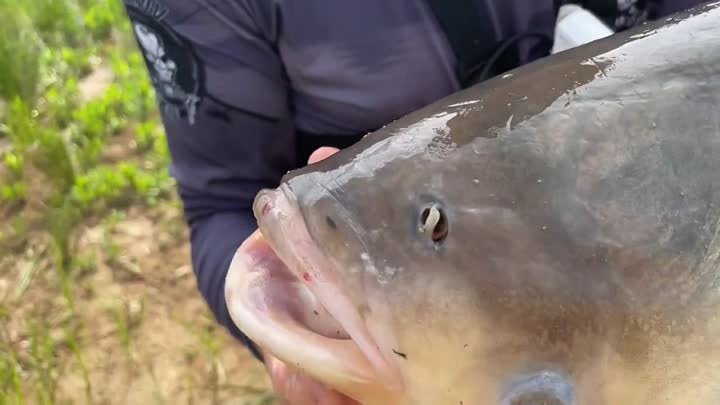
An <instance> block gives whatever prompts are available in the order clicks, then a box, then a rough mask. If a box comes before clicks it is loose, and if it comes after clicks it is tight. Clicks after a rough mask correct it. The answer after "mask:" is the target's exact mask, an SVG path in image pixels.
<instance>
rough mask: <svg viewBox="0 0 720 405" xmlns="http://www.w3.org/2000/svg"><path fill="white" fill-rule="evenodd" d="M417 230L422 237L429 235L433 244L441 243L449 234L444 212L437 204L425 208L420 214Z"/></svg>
mask: <svg viewBox="0 0 720 405" xmlns="http://www.w3.org/2000/svg"><path fill="white" fill-rule="evenodd" d="M418 230H419V231H420V233H421V234H423V235H429V237H430V238H431V239H432V241H433V242H434V243H436V244H439V243H442V241H444V240H445V238H447V235H448V232H449V229H448V221H447V215H446V214H445V210H443V209H442V207H440V206H439V205H438V204H429V205H427V206H425V208H423V210H422V212H421V214H420V224H419V227H418Z"/></svg>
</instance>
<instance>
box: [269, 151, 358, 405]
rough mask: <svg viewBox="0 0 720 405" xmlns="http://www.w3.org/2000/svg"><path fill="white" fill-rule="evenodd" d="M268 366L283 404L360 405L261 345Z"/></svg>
mask: <svg viewBox="0 0 720 405" xmlns="http://www.w3.org/2000/svg"><path fill="white" fill-rule="evenodd" d="M336 152H338V149H336V148H330V147H322V148H319V149H317V150H316V151H315V152H313V154H312V155H310V159H309V160H308V164H312V163H316V162H319V161H321V160H323V159H326V158H328V157H330V156H331V155H333V154H334V153H336ZM260 351H261V352H262V354H263V359H264V361H265V367H266V369H267V370H268V373H269V375H270V380H271V381H272V385H273V390H274V391H275V394H276V395H277V397H278V399H279V400H280V404H282V405H359V404H358V403H357V402H356V401H353V400H352V399H350V398H348V397H347V396H345V395H342V394H340V393H338V392H336V391H333V390H332V389H330V388H328V387H326V386H324V385H323V384H322V383H320V382H318V381H317V380H315V379H313V378H311V377H309V376H306V375H304V374H302V373H300V372H298V371H296V370H294V369H292V368H290V367H288V365H287V364H285V363H284V362H282V361H281V360H279V359H277V358H276V357H274V356H273V355H272V354H270V353H269V352H267V351H265V350H264V349H262V348H260Z"/></svg>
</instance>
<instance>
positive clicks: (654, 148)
mask: <svg viewBox="0 0 720 405" xmlns="http://www.w3.org/2000/svg"><path fill="white" fill-rule="evenodd" d="M719 4H720V3H708V4H706V5H703V6H700V7H697V8H695V9H692V10H690V11H688V12H684V13H680V14H677V15H676V16H674V17H672V18H670V19H667V20H664V21H660V22H657V23H654V24H652V23H651V24H648V25H646V26H644V27H642V28H639V29H636V30H631V31H628V32H625V33H622V34H618V35H615V36H613V37H610V38H606V39H603V40H600V41H597V42H594V43H591V44H588V45H585V46H582V47H579V48H575V49H573V50H570V51H566V52H563V53H560V54H557V55H553V56H551V57H548V58H546V59H544V60H542V61H538V62H536V63H533V64H530V65H527V66H524V67H522V68H519V69H516V70H514V71H512V72H510V73H509V74H507V75H505V76H503V77H498V78H496V79H492V80H490V81H487V82H485V83H482V84H479V85H477V86H475V87H473V88H470V89H468V90H465V91H462V92H460V93H457V94H455V95H452V96H450V97H448V98H446V99H444V100H441V101H439V102H436V103H433V104H432V105H430V106H428V107H426V108H424V109H421V110H419V111H417V112H415V113H412V114H410V115H408V116H406V117H404V118H402V119H400V120H398V121H396V122H394V123H392V124H390V125H388V126H386V127H385V128H383V129H381V130H379V131H377V132H375V133H372V134H369V135H368V136H367V137H365V138H364V139H363V140H361V141H360V142H359V143H357V144H355V145H353V146H352V147H350V148H348V149H346V150H344V151H341V152H340V153H338V154H336V155H334V156H332V157H330V158H329V159H326V160H325V161H322V162H320V163H318V164H314V165H311V166H308V167H306V168H303V169H299V170H297V171H294V172H291V173H289V174H288V175H286V176H285V178H284V179H283V186H281V187H280V188H279V189H278V190H272V191H271V190H267V191H264V192H262V193H261V194H260V195H259V196H258V199H257V200H256V201H257V202H258V203H257V204H256V207H257V208H256V216H257V217H258V222H259V226H260V229H261V230H262V232H263V234H265V236H266V237H267V238H268V240H269V243H270V244H271V245H273V247H274V248H275V250H276V251H277V253H278V255H280V256H281V257H283V259H287V260H286V261H287V262H293V263H295V264H294V265H293V264H290V265H289V266H290V267H291V270H292V271H295V272H296V273H298V274H299V273H303V272H307V273H308V274H311V275H312V277H311V279H310V281H308V283H307V288H308V289H309V290H311V291H312V292H313V293H314V294H316V295H317V297H318V299H319V301H321V302H322V303H323V305H324V306H325V308H327V310H328V312H329V313H330V314H331V315H332V316H334V317H335V318H336V319H337V321H338V322H339V323H340V324H342V325H343V327H344V328H345V331H346V332H347V335H348V336H349V337H350V338H351V339H353V341H354V342H355V343H357V345H358V347H359V348H360V350H361V351H362V352H363V353H365V354H366V355H367V357H368V359H369V364H371V365H372V366H373V367H374V368H375V370H381V369H382V370H385V369H387V370H390V371H389V372H388V373H389V374H386V375H390V374H393V373H394V374H395V375H397V376H398V377H399V380H401V381H402V388H401V390H402V395H400V397H398V396H397V395H396V394H392V395H390V394H388V395H389V396H388V398H392V401H394V402H385V403H384V404H382V405H389V404H393V405H394V404H402V405H406V404H407V405H411V404H412V405H431V404H433V405H434V404H464V405H473V404H483V405H484V404H500V405H519V404H521V403H532V401H535V400H538V399H541V398H545V399H547V398H550V401H551V402H550V403H553V404H555V403H557V404H558V405H572V404H577V405H611V404H623V405H650V404H653V405H659V404H663V405H710V404H716V403H718V401H720V322H718V313H720V312H719V310H720V290H718V285H719V284H720V283H719V281H720V277H719V274H718V270H720V265H719V264H718V263H720V261H719V257H720V236H719V235H720V6H719ZM281 201H285V203H284V205H283V207H285V208H283V209H282V210H280V209H278V210H277V211H276V212H275V211H272V209H271V210H270V212H271V214H272V215H268V214H267V210H266V207H268V205H266V204H271V205H273V204H275V205H278V206H280V204H279V203H280V202H281ZM291 218H292V221H291ZM428 218H434V220H433V222H432V223H431V224H430V225H431V226H430V227H429V228H428V227H427V226H424V225H427V224H426V222H427V220H428ZM438 218H439V221H438V222H437V223H436V222H435V220H437V219H438ZM290 223H292V224H293V226H292V227H291V226H290V225H289V224H290ZM303 229H304V230H303ZM300 230H303V232H307V235H308V236H309V237H308V238H305V239H303V238H302V237H300V236H297V235H299V233H298V232H299V231H300ZM433 231H436V232H433ZM434 239H435V240H434ZM288 241H297V242H299V243H302V246H303V249H307V250H306V252H312V253H307V254H304V253H303V252H305V251H301V249H300V248H294V247H290V246H289V245H290V243H289V242H288ZM303 255H304V256H303ZM301 256H303V257H301ZM320 256H322V259H318V258H319V257H320ZM320 262H322V264H319V263H320ZM314 277H318V278H317V279H316V278H314ZM241 327H242V325H241ZM262 338H263V336H262V335H261V334H258V335H257V339H260V340H262ZM318 342H320V341H318ZM378 353H379V354H378ZM366 366H367V364H364V365H363V366H362V367H366ZM348 367H352V365H349V366H348ZM358 367H360V366H358ZM363 370H365V369H364V368H363ZM383 381H384V380H383V379H382V378H378V381H376V383H377V384H379V385H382V382H383ZM333 384H335V385H337V384H336V382H333ZM388 384H389V383H388ZM343 387H344V388H347V385H345V386H343ZM529 387H533V388H529ZM533 390H535V391H533ZM362 391H363V390H362V389H358V390H356V391H355V392H354V393H353V394H355V396H356V397H357V396H358V395H359V396H362ZM377 398H382V394H379V396H377V395H376V396H374V397H373V400H378V399H377ZM553 398H554V399H553ZM523 401H525V402H523ZM552 401H555V402H552ZM367 405H374V403H373V404H370V403H367Z"/></svg>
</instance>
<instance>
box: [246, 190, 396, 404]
mask: <svg viewBox="0 0 720 405" xmlns="http://www.w3.org/2000/svg"><path fill="white" fill-rule="evenodd" d="M253 211H254V213H255V217H256V218H257V222H258V228H259V229H260V231H261V233H262V234H263V236H264V237H265V239H266V240H267V242H268V244H269V245H270V246H271V248H272V249H273V250H274V251H275V254H277V255H278V257H280V259H281V260H282V261H283V262H285V264H286V266H287V267H288V269H289V270H290V271H291V272H292V273H293V274H294V275H295V277H297V278H298V279H299V280H304V281H305V283H306V286H307V287H308V289H309V290H310V291H311V292H312V293H313V294H314V295H315V296H316V298H317V299H318V300H319V301H320V303H322V305H323V306H324V307H325V308H326V309H327V311H328V312H329V313H330V314H331V315H332V316H333V317H334V318H335V319H336V320H337V321H338V322H339V323H340V325H342V327H343V328H344V329H345V331H346V333H347V334H348V335H349V336H350V338H351V339H352V340H353V341H354V342H355V343H356V344H357V345H358V347H359V349H360V350H361V351H362V352H363V353H364V354H365V357H366V358H367V360H368V361H369V362H370V364H371V365H372V366H373V368H374V369H375V370H376V372H377V373H378V376H379V377H381V378H382V379H383V381H384V383H386V384H387V385H388V386H389V387H390V388H393V389H398V390H399V389H401V387H402V386H403V383H402V379H401V377H400V372H399V370H397V368H396V367H395V365H394V364H393V363H392V362H390V361H388V359H386V358H385V356H383V354H382V352H381V350H380V348H379V347H378V345H377V344H376V342H375V340H374V339H373V338H372V336H371V335H370V333H369V331H368V329H367V327H365V324H364V322H363V321H362V319H361V318H360V314H359V312H358V311H357V309H356V308H355V306H354V305H353V304H352V302H351V301H350V299H349V298H348V296H347V295H346V294H345V293H344V292H343V291H341V289H340V288H339V283H338V282H337V281H336V280H335V273H334V272H333V271H332V270H331V265H330V262H329V261H328V260H327V259H326V258H325V256H324V255H323V254H322V252H321V251H320V249H319V248H318V246H317V244H316V243H315V241H314V240H313V239H312V238H311V237H310V234H309V231H308V229H307V225H306V223H305V220H304V218H303V216H302V214H301V212H300V209H299V207H298V205H297V199H296V198H295V194H294V193H293V192H292V190H291V189H290V187H289V186H288V185H287V184H286V183H283V184H281V185H280V186H279V187H278V188H277V189H274V190H270V189H265V190H262V191H261V192H260V193H258V195H257V196H256V198H255V201H254V203H253ZM309 280H312V282H310V281H309Z"/></svg>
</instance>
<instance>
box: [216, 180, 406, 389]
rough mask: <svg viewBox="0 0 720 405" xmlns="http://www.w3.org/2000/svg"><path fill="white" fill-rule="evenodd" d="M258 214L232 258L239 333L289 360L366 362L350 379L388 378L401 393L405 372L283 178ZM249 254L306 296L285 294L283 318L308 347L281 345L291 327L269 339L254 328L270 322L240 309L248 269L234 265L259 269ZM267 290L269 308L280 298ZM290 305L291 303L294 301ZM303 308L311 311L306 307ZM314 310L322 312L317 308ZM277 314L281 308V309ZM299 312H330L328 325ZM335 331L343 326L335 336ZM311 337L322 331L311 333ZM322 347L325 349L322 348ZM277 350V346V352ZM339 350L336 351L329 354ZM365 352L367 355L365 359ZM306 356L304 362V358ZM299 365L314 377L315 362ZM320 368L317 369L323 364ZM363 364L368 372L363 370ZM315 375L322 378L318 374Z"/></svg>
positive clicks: (262, 197) (231, 304)
mask: <svg viewBox="0 0 720 405" xmlns="http://www.w3.org/2000/svg"><path fill="white" fill-rule="evenodd" d="M253 211H254V213H255V217H256V218H257V222H258V228H259V235H257V233H256V235H254V236H253V237H251V238H249V239H248V241H246V243H244V244H243V246H241V247H240V249H239V250H238V253H236V256H235V258H234V259H233V264H231V269H230V271H229V274H228V278H227V280H226V300H227V301H228V308H229V310H230V312H231V317H232V318H233V320H234V321H235V323H236V324H238V327H239V328H240V330H243V332H246V330H245V329H244V328H243V326H247V329H248V332H246V334H248V336H249V337H250V338H251V339H252V340H254V341H255V342H256V343H259V344H260V346H264V347H265V348H266V349H267V350H269V351H270V352H271V353H273V355H274V356H276V357H278V358H280V359H281V360H283V361H285V362H287V363H290V364H299V363H302V361H303V360H304V361H305V362H306V363H313V362H322V361H325V360H328V359H333V361H335V363H346V364H345V365H343V366H338V367H341V368H342V367H345V368H348V367H350V368H352V367H355V366H349V365H348V364H350V363H354V364H355V365H357V364H359V363H360V362H363V363H364V365H363V366H362V367H355V369H354V370H350V371H348V372H344V373H345V376H350V375H354V378H356V379H363V380H365V381H371V380H372V381H375V384H378V383H380V382H381V384H382V386H383V389H387V390H389V391H400V390H401V387H402V380H401V377H400V373H399V370H397V369H396V368H394V364H393V363H392V362H390V361H388V359H386V358H385V357H384V356H383V354H382V352H381V350H380V348H379V346H378V345H377V343H376V341H375V339H374V338H373V337H372V335H371V333H370V332H369V330H368V328H367V327H366V325H365V322H364V320H363V319H362V317H361V316H360V313H359V311H358V310H357V308H356V306H355V305H354V304H353V302H352V301H351V300H350V298H349V296H348V295H347V294H346V293H345V292H343V291H342V288H341V287H340V286H341V284H340V283H339V281H338V280H337V278H336V273H335V272H334V269H333V266H332V264H331V262H330V261H329V260H328V258H327V257H326V256H325V255H324V254H323V253H322V252H321V250H320V248H319V246H318V244H317V243H316V242H315V241H314V240H313V238H312V237H311V236H310V233H309V231H308V228H307V225H306V222H305V219H304V217H303V215H302V213H301V210H300V208H299V207H298V204H297V200H296V198H295V195H294V193H293V192H292V190H291V189H290V187H289V186H288V185H287V184H284V183H283V184H282V185H281V186H280V187H278V188H277V189H264V190H262V191H260V192H259V193H258V195H257V196H256V198H255V201H254V204H253ZM247 257H254V259H251V260H250V261H251V262H252V261H253V260H255V261H257V260H261V261H264V263H272V264H271V265H269V266H262V265H260V266H256V267H257V268H263V267H264V268H265V269H266V270H268V269H269V270H268V273H273V272H274V273H275V276H274V280H275V285H276V286H277V285H278V283H283V282H284V283H285V284H286V285H287V286H290V285H292V286H293V288H290V289H286V293H287V294H288V295H292V294H293V293H288V292H287V291H289V290H293V291H295V295H296V296H298V293H299V294H300V295H302V294H303V293H304V294H305V298H304V299H295V300H293V299H290V298H285V301H286V305H284V306H283V307H282V308H280V309H281V311H285V312H286V313H285V314H284V315H283V316H284V319H290V318H292V319H293V320H294V325H295V326H294V329H293V331H294V332H287V334H291V333H292V334H294V335H295V336H302V339H305V340H304V342H305V344H304V347H302V348H297V347H296V348H295V351H294V352H293V351H292V350H291V351H288V350H285V351H283V350H280V348H281V346H282V340H283V337H282V336H279V335H283V334H286V331H288V330H286V329H278V330H276V331H274V333H273V335H274V336H268V335H269V334H268V333H263V332H261V331H260V329H258V328H260V327H258V328H254V325H255V324H258V323H260V322H263V320H262V319H258V321H257V322H256V323H255V324H251V322H249V321H247V316H244V315H243V314H242V313H241V312H242V311H241V310H237V309H234V308H238V307H239V304H237V300H239V299H241V298H240V297H239V296H238V295H239V292H238V288H239V287H238V285H239V284H238V280H240V279H239V278H238V277H243V276H242V274H241V272H240V271H237V269H234V267H238V266H241V265H243V266H244V267H246V268H249V267H253V265H252V264H251V265H250V266H248V265H247V263H248V261H247ZM258 258H260V259H258ZM250 271H253V270H250ZM262 277H264V278H265V279H267V278H268V277H273V276H268V275H264V276H262ZM270 293H272V291H270ZM242 294H245V295H247V290H245V291H243V292H242ZM265 295H266V296H265V297H264V298H262V299H261V301H264V304H263V305H267V302H268V300H270V301H272V300H276V299H277V298H275V296H277V294H270V295H269V296H268V294H265ZM308 295H309V296H308ZM301 301H302V302H301ZM288 303H290V304H291V305H288ZM300 307H304V308H305V309H304V310H303V309H302V308H300ZM311 307H312V308H315V309H311ZM277 308H278V307H277V306H276V309H277ZM245 312H247V311H245ZM275 312H276V313H277V311H275ZM293 312H295V314H293ZM298 312H305V313H308V312H312V313H314V314H315V316H316V317H317V316H318V315H320V316H321V317H323V316H324V319H325V321H324V322H320V323H322V324H323V325H317V322H316V325H312V324H311V322H310V321H307V320H310V319H311V318H312V317H311V316H298ZM298 319H300V321H298ZM303 320H306V321H303ZM328 325H330V326H328ZM284 327H285V326H283V328H284ZM298 328H304V329H305V330H304V331H299V330H298ZM334 329H336V331H335V333H333V330H334ZM311 334H315V335H314V336H312V337H310V335H311ZM273 339H274V340H273ZM286 341H287V339H286ZM316 346H323V347H322V348H318V347H316ZM275 348H277V349H278V350H274V349H275ZM303 350H310V352H313V350H314V351H315V353H320V352H322V351H323V350H325V353H322V354H321V355H318V356H315V357H312V358H310V357H308V356H311V355H309V354H308V355H306V354H305V353H304V352H303V353H302V354H301V353H300V351H303ZM333 351H334V354H333V353H330V352H333ZM328 353H330V354H328ZM283 357H285V358H283ZM360 357H362V358H361V359H360ZM299 358H300V359H301V360H298V359H299ZM299 365H300V366H301V368H302V369H304V370H306V371H307V370H310V374H312V369H313V366H311V365H309V364H299ZM319 367H320V368H323V367H324V370H325V372H327V370H328V368H332V367H328V366H327V365H325V366H319ZM315 369H316V370H317V369H318V366H316V367H315ZM359 369H362V370H361V371H359ZM346 371H347V370H346ZM319 374H322V372H319ZM340 374H342V373H340ZM358 375H360V376H358ZM315 377H316V378H317V376H315ZM330 385H332V383H331V384H330Z"/></svg>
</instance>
